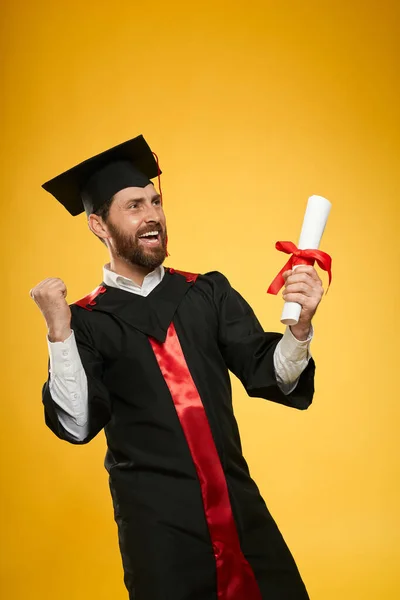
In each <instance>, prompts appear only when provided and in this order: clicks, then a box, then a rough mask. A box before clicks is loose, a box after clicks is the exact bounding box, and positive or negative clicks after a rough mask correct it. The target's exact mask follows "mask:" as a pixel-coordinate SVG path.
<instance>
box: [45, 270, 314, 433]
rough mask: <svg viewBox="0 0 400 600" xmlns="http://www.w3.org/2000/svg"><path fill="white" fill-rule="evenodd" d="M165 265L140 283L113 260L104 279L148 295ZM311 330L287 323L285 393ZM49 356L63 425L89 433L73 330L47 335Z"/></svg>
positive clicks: (279, 352)
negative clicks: (298, 330) (57, 338)
mask: <svg viewBox="0 0 400 600" xmlns="http://www.w3.org/2000/svg"><path fill="white" fill-rule="evenodd" d="M164 274H165V269H164V267H163V266H162V265H161V266H159V267H158V268H157V269H155V270H154V271H152V272H151V273H149V274H148V275H146V277H145V278H144V280H143V284H142V285H141V286H140V285H138V284H137V283H135V282H134V281H132V280H131V279H128V278H127V277H123V276H122V275H118V273H114V272H113V271H111V270H110V263H108V264H106V265H104V267H103V281H104V283H105V284H106V285H108V286H110V287H116V288H120V289H121V290H125V291H127V292H131V293H133V294H139V295H140V296H147V295H148V294H150V292H151V291H152V290H153V289H154V288H155V287H156V286H157V285H158V284H159V283H160V282H161V280H162V279H163V277H164ZM311 339H312V332H311V334H310V336H309V338H308V339H307V340H305V341H300V340H298V339H296V338H295V337H294V335H293V334H292V332H291V331H290V328H289V327H287V328H286V331H285V333H284V334H283V337H282V339H281V340H280V341H279V343H278V344H277V346H276V349H275V352H274V368H275V376H276V380H277V384H278V386H279V387H280V389H281V390H282V392H283V393H284V394H286V395H287V394H290V392H292V391H293V390H294V389H295V387H296V385H297V383H298V380H299V377H300V375H301V373H302V372H303V371H304V369H305V368H306V366H307V365H308V362H309V360H310V358H311V354H310V342H311ZM47 344H48V349H49V358H50V380H49V389H50V394H51V397H52V398H53V400H54V402H55V403H56V405H57V408H56V410H57V415H58V419H59V421H60V423H61V425H62V426H63V427H64V428H65V429H66V430H67V431H68V432H69V433H70V434H71V435H72V436H73V437H75V438H76V439H77V440H83V439H84V438H85V437H86V435H87V421H88V386H87V378H86V373H85V370H84V368H83V365H82V361H81V358H80V356H79V351H78V347H77V344H76V340H75V335H74V332H73V330H71V334H70V335H69V337H68V338H67V339H66V340H64V341H63V342H50V340H49V338H48V336H47Z"/></svg>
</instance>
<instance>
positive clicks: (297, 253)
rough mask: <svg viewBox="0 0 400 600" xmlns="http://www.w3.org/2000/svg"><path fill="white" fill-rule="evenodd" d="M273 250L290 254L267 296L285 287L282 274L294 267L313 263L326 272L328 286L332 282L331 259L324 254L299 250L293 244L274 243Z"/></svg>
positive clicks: (318, 251)
mask: <svg viewBox="0 0 400 600" xmlns="http://www.w3.org/2000/svg"><path fill="white" fill-rule="evenodd" d="M275 248H276V249H277V250H279V251H280V252H285V254H291V255H292V256H291V257H290V258H289V260H288V261H287V263H286V264H285V266H284V267H283V269H281V270H280V271H279V273H278V275H277V276H276V277H275V279H274V280H273V282H272V283H271V285H270V286H269V288H268V290H267V294H277V293H278V292H279V290H280V289H281V288H282V287H283V286H284V285H285V280H284V279H283V276H282V274H283V273H284V272H285V271H289V270H290V269H292V268H293V267H294V266H295V265H313V264H314V263H315V262H317V263H318V265H319V266H320V267H321V269H322V270H323V271H327V273H328V276H329V285H330V284H331V281H332V271H331V268H332V258H331V257H330V256H329V254H326V252H322V251H321V250H300V249H299V248H297V246H296V245H295V244H293V242H276V244H275ZM329 285H328V287H329Z"/></svg>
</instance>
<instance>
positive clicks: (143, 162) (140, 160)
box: [42, 135, 161, 215]
mask: <svg viewBox="0 0 400 600" xmlns="http://www.w3.org/2000/svg"><path fill="white" fill-rule="evenodd" d="M160 173H161V171H159V167H158V164H157V161H156V160H155V158H154V155H153V153H152V151H151V150H150V147H149V145H148V144H147V142H146V140H145V139H144V137H143V136H142V135H138V136H137V137H135V138H133V139H132V140H129V141H127V142H124V143H123V144H119V146H114V148H110V150H106V151H105V152H102V153H101V154H97V155H96V156H93V157H92V158H89V159H88V160H85V161H83V162H81V163H80V164H79V165H76V166H75V167H72V169H69V170H68V171H65V173H61V175H57V177H54V179H51V180H50V181H47V182H46V183H44V184H43V185H42V187H43V188H44V189H45V190H46V191H47V192H50V194H52V195H53V196H54V197H55V198H56V199H57V200H58V201H59V202H61V204H62V205H63V206H65V208H66V209H67V210H68V211H69V212H70V213H71V215H79V214H80V213H82V212H83V211H84V210H85V211H86V214H87V215H90V214H91V213H93V212H94V211H96V210H97V209H98V208H100V206H102V205H103V204H104V202H107V201H108V200H109V199H110V198H112V196H114V194H116V193H117V192H119V191H120V190H123V189H124V188H127V187H145V186H146V185H148V184H149V183H151V181H150V179H152V178H153V177H157V175H159V174H160Z"/></svg>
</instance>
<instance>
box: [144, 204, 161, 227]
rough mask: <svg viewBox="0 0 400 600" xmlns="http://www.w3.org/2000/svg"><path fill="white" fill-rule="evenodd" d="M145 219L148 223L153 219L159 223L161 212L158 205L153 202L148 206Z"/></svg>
mask: <svg viewBox="0 0 400 600" xmlns="http://www.w3.org/2000/svg"><path fill="white" fill-rule="evenodd" d="M145 221H146V222H147V223H149V222H151V221H154V222H155V223H158V222H159V221H160V212H159V210H158V209H157V207H156V206H154V204H153V203H151V204H149V205H148V206H147V210H146V216H145Z"/></svg>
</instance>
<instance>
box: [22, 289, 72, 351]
mask: <svg viewBox="0 0 400 600" xmlns="http://www.w3.org/2000/svg"><path fill="white" fill-rule="evenodd" d="M29 295H30V297H31V298H33V300H34V301H35V302H36V304H37V305H38V307H39V308H40V310H41V312H42V314H43V316H44V318H45V320H46V323H47V328H48V330H49V339H50V341H51V342H63V341H64V340H65V339H66V338H67V337H69V335H70V334H71V309H70V307H69V306H68V302H67V300H66V296H67V287H66V285H65V283H64V282H63V281H62V279H59V278H58V277H48V278H47V279H43V281H41V282H40V283H38V284H37V285H36V286H35V287H34V288H32V289H31V290H30V292H29Z"/></svg>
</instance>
